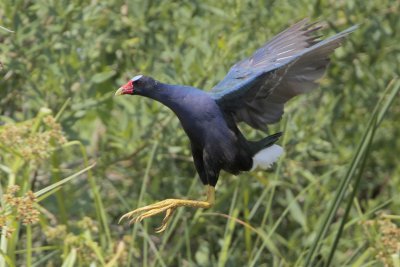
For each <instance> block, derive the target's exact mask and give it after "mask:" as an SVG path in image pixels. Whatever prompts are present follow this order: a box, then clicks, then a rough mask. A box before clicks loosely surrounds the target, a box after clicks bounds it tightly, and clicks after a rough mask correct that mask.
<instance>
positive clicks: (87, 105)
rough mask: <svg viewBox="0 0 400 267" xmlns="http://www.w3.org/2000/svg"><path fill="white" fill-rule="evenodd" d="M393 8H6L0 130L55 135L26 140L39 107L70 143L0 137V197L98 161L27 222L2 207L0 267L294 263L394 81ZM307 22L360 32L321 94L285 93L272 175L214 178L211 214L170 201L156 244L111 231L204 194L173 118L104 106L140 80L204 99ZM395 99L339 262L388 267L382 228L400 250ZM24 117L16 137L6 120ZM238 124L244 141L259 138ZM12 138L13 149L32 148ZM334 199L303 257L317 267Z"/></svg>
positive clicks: (162, 4) (399, 107) (266, 4)
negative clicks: (129, 217)
mask: <svg viewBox="0 0 400 267" xmlns="http://www.w3.org/2000/svg"><path fill="white" fill-rule="evenodd" d="M399 12H400V2H399V1H395V0H392V1H390V0H381V1H364V0H348V1H333V0H329V1H322V0H300V1H292V0H282V1H271V0H270V1H250V0H243V1H234V0H224V1H211V0H206V1H197V2H196V1H159V0H158V1H136V0H135V1H120V0H110V1H96V0H92V1H76V0H73V1H52V0H36V1H29V0H15V1H8V0H3V1H1V2H0V26H3V27H4V28H2V29H0V49H1V54H0V61H1V62H2V69H1V71H0V77H1V79H0V116H1V117H0V133H3V136H7V135H6V133H7V134H8V136H11V137H10V138H12V137H15V138H16V137H17V136H18V135H21V138H22V139H24V138H33V137H32V136H33V135H35V134H36V135H37V136H36V137H35V138H37V139H34V140H36V141H34V142H33V143H37V142H39V141H38V140H40V139H41V138H43V136H41V135H39V133H41V134H43V133H46V132H49V131H50V132H51V130H53V129H54V127H53V128H52V126H51V125H52V124H50V126H49V124H46V123H45V122H38V123H39V124H40V125H39V126H38V128H32V129H34V130H32V132H29V129H30V127H33V126H32V124H29V121H32V120H33V121H35V120H36V121H40V120H41V118H42V117H41V116H42V115H40V114H41V113H40V112H42V113H43V112H45V113H46V112H47V113H46V114H48V111H46V110H43V108H44V107H45V108H48V109H50V110H52V112H53V113H52V114H53V117H55V119H56V120H57V121H58V122H59V123H60V125H61V127H62V130H63V134H64V137H65V138H66V140H64V141H62V142H61V141H60V142H55V141H54V140H52V139H51V140H52V141H49V146H48V147H46V146H45V147H41V148H40V149H42V150H43V151H45V152H46V153H44V155H42V156H38V154H37V151H36V150H35V149H33V148H32V151H31V150H30V152H29V153H31V154H32V155H33V156H31V157H26V155H25V154H23V153H22V155H21V153H19V152H18V151H19V150H18V149H22V148H21V147H20V148H15V147H14V148H13V144H8V143H7V142H6V141H4V140H5V139H3V142H4V143H3V144H1V145H0V151H1V152H0V153H1V155H0V164H1V166H0V167H1V168H0V177H1V187H2V192H3V193H4V192H5V191H6V188H7V187H8V186H10V185H13V184H18V185H20V186H21V189H20V191H18V192H17V195H16V196H21V197H22V196H23V195H24V194H25V193H26V192H27V191H28V190H32V191H34V192H37V191H38V190H40V189H42V188H46V187H48V186H49V185H51V184H54V183H56V182H57V181H60V180H62V179H63V178H65V177H70V176H71V175H73V174H76V173H77V172H78V171H80V170H82V169H83V168H85V167H87V166H88V164H91V163H93V162H96V163H97V164H96V166H95V167H94V168H92V169H91V170H90V171H89V172H85V173H84V174H81V175H78V176H77V177H75V178H73V179H71V181H69V182H68V183H65V184H63V186H62V187H61V189H60V190H58V191H57V192H52V193H51V195H49V196H48V197H46V198H45V199H43V200H40V203H39V204H38V205H40V206H38V210H39V211H40V220H39V221H38V222H37V223H34V224H28V226H25V225H23V224H21V223H20V221H19V218H18V217H15V216H14V217H13V216H12V214H11V215H9V214H8V215H7V217H6V219H7V221H8V227H12V228H13V229H14V231H13V232H12V233H9V236H6V233H5V230H4V229H3V236H2V240H1V249H2V253H1V254H2V255H3V257H4V259H3V260H0V265H3V266H4V264H5V262H7V264H8V265H9V266H12V265H14V266H61V265H62V264H64V265H63V266H89V265H90V264H92V265H91V266H304V264H305V262H306V255H307V253H308V252H309V249H310V247H311V246H312V245H313V244H314V243H313V242H315V238H316V236H317V231H318V229H319V227H320V226H321V224H323V223H322V222H321V218H322V214H324V213H325V212H326V210H327V209H329V207H330V205H331V203H332V201H333V197H334V195H335V192H336V190H337V188H338V184H339V182H340V181H341V180H342V179H343V177H344V176H345V175H346V172H347V170H348V169H349V164H350V162H351V160H352V157H353V156H354V154H355V153H356V149H357V146H358V144H359V143H360V142H361V139H362V135H363V133H364V131H365V129H366V127H367V126H368V120H369V119H370V117H371V114H372V110H373V108H374V106H375V104H376V103H377V102H378V100H379V99H380V98H381V97H382V96H383V93H384V91H385V88H386V87H387V86H389V88H390V86H392V85H393V84H396V83H397V82H398V81H397V80H394V79H395V78H396V77H397V75H398V74H399V70H400V68H399V64H400V63H399V62H400V53H399V51H400V46H399V42H400V20H399ZM304 17H309V18H310V19H311V21H321V22H322V23H323V24H324V25H325V26H326V27H325V29H324V30H323V34H324V35H325V36H329V35H333V34H334V33H337V32H339V31H341V30H344V29H345V28H348V27H350V26H352V25H354V24H359V25H360V26H359V29H358V30H357V31H356V32H354V33H353V34H351V35H350V36H349V38H348V40H347V41H346V42H345V43H344V45H343V47H342V48H339V49H337V51H336V52H335V54H334V55H333V56H332V63H331V65H330V67H329V70H328V72H327V74H326V75H325V76H324V78H323V79H322V80H321V87H320V88H318V89H317V90H315V91H313V92H311V93H309V94H306V95H303V96H301V97H298V98H296V99H295V100H293V101H291V102H290V103H289V104H288V105H287V107H286V110H285V111H286V112H285V115H284V118H283V120H282V122H281V123H279V124H277V125H274V126H273V127H271V133H272V132H274V131H279V130H283V131H284V138H283V140H282V144H284V147H285V151H286V153H285V156H284V157H283V158H282V160H281V161H280V163H279V164H278V165H277V166H275V167H274V169H272V170H270V171H268V172H254V173H244V174H241V175H240V176H238V177H234V176H232V175H229V174H227V173H223V174H222V175H221V177H220V180H219V183H218V185H217V202H216V205H215V207H214V208H212V209H211V210H198V211H195V210H192V209H189V208H186V209H180V210H179V212H178V215H177V216H176V218H175V219H174V221H173V223H172V225H171V226H170V227H169V228H168V230H167V231H166V233H164V234H161V235H160V234H155V233H154V230H153V228H154V227H156V226H158V225H159V224H160V221H161V217H153V218H150V219H147V220H145V221H144V222H143V223H141V224H135V225H133V226H129V225H127V224H125V223H123V224H118V219H119V217H120V216H121V215H122V214H124V213H126V212H128V211H130V210H132V209H134V208H136V207H138V206H142V205H145V204H151V203H153V202H155V201H158V200H162V199H164V198H171V197H178V198H191V199H201V198H203V197H204V192H203V186H202V184H201V182H200V180H199V179H198V178H197V175H196V173H195V169H194V166H193V163H192V159H191V154H190V146H189V140H188V139H187V137H186V135H185V134H184V132H183V130H182V129H181V127H180V125H179V121H178V119H177V118H176V117H175V116H174V115H173V114H172V112H170V111H169V110H168V109H167V108H166V107H163V106H161V105H160V104H159V103H156V102H154V101H151V100H148V99H145V98H140V97H128V96H127V97H118V98H114V97H113V94H114V92H115V90H116V89H117V88H118V87H119V86H120V85H122V84H124V83H126V81H127V80H128V79H129V78H131V77H133V76H134V75H137V74H145V75H148V76H152V77H154V78H155V79H157V80H160V81H162V82H166V83H172V84H186V85H192V86H195V87H199V88H204V89H205V90H209V89H211V88H212V87H213V86H214V85H215V84H216V83H217V82H218V81H220V80H221V79H222V78H223V77H224V75H225V74H226V73H227V71H228V70H229V68H230V66H231V65H233V64H234V63H235V62H236V61H238V60H240V59H242V58H244V57H246V56H249V55H250V54H251V53H252V52H253V51H254V50H255V49H257V48H258V47H260V46H261V45H262V44H263V43H264V42H266V41H267V40H268V39H269V38H271V37H272V36H274V35H275V34H277V33H279V32H280V31H281V30H283V29H285V28H286V27H288V26H290V25H291V24H293V23H295V22H297V21H299V20H301V19H303V18H304ZM7 29H8V30H11V31H12V32H10V31H8V30H7ZM391 81H392V84H390V82H391ZM393 86H395V85H393ZM393 100H394V102H393V104H392V106H391V107H390V109H389V110H388V113H387V115H386V117H385V119H384V120H383V122H382V123H381V124H380V125H379V127H377V129H376V132H375V137H374V140H373V142H372V143H371V144H370V146H369V154H368V158H367V161H366V164H365V168H364V169H363V171H362V173H361V174H360V175H361V180H360V181H361V182H360V184H359V186H358V191H357V192H356V198H355V199H354V201H353V203H354V205H353V206H352V207H351V209H350V213H349V217H348V219H347V220H346V224H345V227H344V230H343V231H344V232H343V234H342V237H341V239H340V242H339V244H338V247H337V248H335V252H336V253H335V256H334V257H333V260H332V265H333V266H383V264H385V262H386V263H387V264H389V266H390V265H393V264H394V262H395V260H393V259H392V258H391V257H392V256H391V255H392V254H393V253H394V252H393V251H392V250H390V249H391V247H390V245H388V244H387V243H385V242H384V241H385V239H384V238H388V237H387V236H386V235H385V233H386V232H385V229H389V228H390V227H391V228H390V229H392V230H393V231H394V232H396V231H398V232H396V233H397V234H398V236H396V238H398V239H397V242H400V230H399V229H398V228H397V224H396V223H398V217H396V216H395V215H400V212H399V208H400V199H399V197H398V193H399V192H398V191H399V188H400V167H399V155H400V154H399V153H400V139H399V138H398V136H400V123H399V122H400V101H399V97H398V94H397V95H396V96H395V97H394V98H393ZM56 114H58V115H56ZM23 123H27V124H25V125H28V126H27V127H26V128H27V129H25V130H24V131H25V132H24V133H21V131H22V130H21V129H19V128H18V129H19V130H18V129H17V130H15V129H14V130H15V131H14V132H11V130H10V127H7V125H15V127H18V125H22V124H23ZM46 127H47V128H46ZM49 128H50V130H49ZM244 128H245V131H246V135H247V136H248V137H249V138H256V137H261V136H263V135H264V134H263V133H257V132H255V131H252V130H250V129H249V128H246V127H244ZM7 131H8V132H7ZM21 138H19V139H16V140H17V141H13V142H11V143H14V144H15V142H22V143H21V144H22V145H23V146H24V147H25V148H29V146H31V145H32V147H33V144H29V142H28V143H27V144H26V143H24V141H20V139H21ZM13 140H14V139H13ZM24 140H25V139H24ZM46 140H47V139H46ZM49 140H50V139H49ZM31 143H32V142H31ZM22 145H21V146H22ZM40 149H39V150H40ZM35 151H36V152H35ZM24 155H25V157H24ZM346 188H348V189H349V190H348V192H347V191H346V192H347V193H346V194H345V195H344V197H345V199H346V200H347V199H349V192H350V191H351V188H352V187H351V186H347V187H346ZM18 194H19V195H18ZM3 195H4V194H3ZM3 198H4V196H3ZM350 201H351V199H350ZM344 203H345V202H343V204H341V206H340V207H339V209H338V211H337V212H336V213H335V217H334V218H333V219H332V225H331V226H330V228H329V231H328V232H327V235H326V237H325V238H324V239H323V240H322V242H321V246H320V249H319V250H318V253H316V254H315V255H314V256H316V257H315V259H314V261H313V263H312V264H311V265H313V266H323V265H324V264H326V263H327V257H328V254H329V251H330V248H331V246H332V244H333V242H334V237H335V235H336V234H337V231H338V229H339V224H340V222H341V220H340V219H341V218H342V216H343V214H344V213H345V205H344ZM2 205H3V210H5V209H6V208H5V205H6V203H5V202H4V200H3V201H2ZM13 212H14V211H13ZM380 213H385V214H390V215H392V217H391V218H392V220H391V221H389V220H388V219H387V218H386V217H382V215H379V214H380ZM223 214H227V215H228V216H225V215H223ZM232 218H234V219H232ZM385 218H386V219H385ZM396 218H397V219H396ZM368 220H372V221H368ZM384 223H386V224H384ZM3 225H4V224H3ZM382 225H384V226H387V227H386V228H383V229H382V227H381V226H382ZM392 234H393V232H392ZM395 240H396V239H395ZM395 240H394V241H393V240H391V242H396V241H395ZM397 253H398V252H397ZM0 257H1V256H0ZM391 260H393V261H391Z"/></svg>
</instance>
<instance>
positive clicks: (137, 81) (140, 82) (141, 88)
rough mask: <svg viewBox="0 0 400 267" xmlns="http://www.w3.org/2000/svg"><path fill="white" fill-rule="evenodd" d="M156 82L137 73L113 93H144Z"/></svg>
mask: <svg viewBox="0 0 400 267" xmlns="http://www.w3.org/2000/svg"><path fill="white" fill-rule="evenodd" d="M156 85H157V82H156V81H155V80H154V79H153V78H150V77H147V76H143V75H137V76H135V77H133V78H132V79H130V80H129V82H127V83H126V84H125V85H123V86H121V87H120V88H119V89H118V90H117V91H116V92H115V95H135V94H139V95H140V94H142V93H145V92H146V91H147V90H151V89H153V88H154V87H155V86H156Z"/></svg>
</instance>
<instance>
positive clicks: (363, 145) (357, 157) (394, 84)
mask: <svg viewBox="0 0 400 267" xmlns="http://www.w3.org/2000/svg"><path fill="white" fill-rule="evenodd" d="M399 89H400V84H399V82H398V80H397V79H396V80H392V81H391V82H390V83H389V85H388V86H387V88H386V90H385V92H384V94H383V97H382V98H381V99H380V100H379V102H378V103H377V105H376V106H375V108H374V111H373V113H372V115H371V119H370V121H369V123H368V125H367V128H366V130H365V132H364V134H363V137H362V139H361V142H360V143H359V146H358V148H357V150H356V153H355V154H354V157H353V160H352V162H351V164H350V166H349V169H348V171H347V174H346V176H345V177H344V179H342V180H341V182H340V185H339V189H338V191H337V192H336V195H335V198H334V200H333V202H332V205H331V207H330V209H329V210H328V212H327V214H326V215H325V217H324V220H323V222H322V224H321V226H320V228H319V230H318V233H317V236H316V238H315V240H314V242H313V245H312V247H311V249H310V251H309V253H308V255H307V258H306V262H305V266H311V265H312V262H313V260H314V255H315V254H316V253H317V252H318V250H319V248H320V245H321V242H322V239H323V238H324V237H325V235H326V233H327V231H328V228H329V226H330V224H331V222H332V220H333V218H334V216H335V214H336V212H337V210H338V208H339V204H340V203H341V201H342V199H343V198H344V194H345V192H346V189H347V187H348V185H349V183H350V181H351V178H352V177H353V175H354V172H355V170H356V168H357V166H358V165H359V163H360V161H361V159H362V158H363V156H364V154H365V151H366V149H367V147H368V142H367V141H368V138H369V136H370V135H371V134H372V131H371V130H372V127H373V126H374V123H373V121H374V119H373V118H374V117H375V116H377V114H378V112H379V115H378V117H377V124H378V125H379V124H380V123H381V121H382V119H383V115H384V114H385V113H386V111H387V110H388V108H389V107H390V104H391V103H392V102H393V99H394V97H395V96H396V95H397V93H398V91H399ZM390 90H392V91H391V93H390V94H389V100H388V101H387V103H385V104H384V105H383V107H382V108H381V109H379V106H380V103H382V101H383V99H384V98H385V96H386V95H388V92H390Z"/></svg>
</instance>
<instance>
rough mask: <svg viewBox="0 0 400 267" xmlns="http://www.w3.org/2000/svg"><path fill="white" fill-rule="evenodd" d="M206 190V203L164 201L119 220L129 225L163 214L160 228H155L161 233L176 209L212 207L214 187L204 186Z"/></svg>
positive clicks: (181, 200)
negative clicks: (125, 220)
mask: <svg viewBox="0 0 400 267" xmlns="http://www.w3.org/2000/svg"><path fill="white" fill-rule="evenodd" d="M206 189H207V200H206V201H197V200H185V199H166V200H163V201H160V202H157V203H155V204H152V205H148V206H145V207H142V208H139V209H136V210H133V211H131V212H128V213H126V214H125V215H123V216H122V217H121V219H119V222H121V221H122V220H123V219H126V218H127V219H129V220H130V221H129V222H130V223H137V222H140V221H142V220H143V219H145V218H148V217H151V216H154V215H156V214H159V213H163V212H165V217H164V219H163V221H162V223H161V226H160V227H158V228H156V232H157V233H161V232H163V231H164V230H165V229H166V228H167V225H168V222H169V220H170V219H171V217H172V215H173V214H174V211H175V210H176V208H178V207H192V208H203V209H208V208H211V207H212V206H213V205H214V202H215V187H213V186H211V185H206Z"/></svg>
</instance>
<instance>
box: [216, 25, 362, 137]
mask: <svg viewBox="0 0 400 267" xmlns="http://www.w3.org/2000/svg"><path fill="white" fill-rule="evenodd" d="M307 21H308V20H306V19H305V20H302V21H300V22H298V23H296V24H295V25H293V26H292V27H290V28H288V29H287V30H285V31H283V32H281V33H280V34H278V35H277V36H275V37H274V38H273V39H272V40H271V41H269V42H268V43H266V44H265V45H264V46H263V47H261V48H260V49H258V50H257V51H256V52H255V53H254V54H253V55H252V56H251V57H250V58H246V59H244V60H242V61H240V62H238V63H236V64H235V65H234V66H233V67H232V68H231V69H230V70H229V72H228V74H227V75H226V77H225V78H224V79H223V80H222V81H221V82H220V83H218V84H217V85H216V86H215V87H214V88H213V89H212V90H211V92H210V93H212V95H213V97H214V98H215V99H216V101H217V103H218V104H219V106H220V107H221V108H222V109H223V110H225V111H227V112H229V113H231V114H233V116H234V118H235V120H236V121H237V122H241V121H243V122H245V123H247V124H249V125H250V126H252V127H253V128H256V129H264V130H265V129H266V125H267V124H271V123H275V122H277V121H279V120H280V118H281V117H282V114H283V108H284V104H285V103H286V102H287V101H288V100H289V99H291V98H292V97H294V96H296V95H298V94H301V93H305V92H307V91H310V90H311V89H313V88H315V87H317V86H318V84H317V82H316V80H318V79H319V78H321V77H322V75H323V74H324V72H325V69H326V67H327V65H328V63H329V55H330V54H331V53H332V52H333V51H334V50H335V48H337V47H339V46H340V44H341V42H342V41H343V39H344V38H345V37H346V36H347V35H348V34H349V33H350V32H352V31H354V30H355V29H356V26H353V27H351V28H349V29H347V30H345V31H343V32H340V33H338V34H336V35H335V36H333V37H330V38H328V39H326V40H323V41H319V40H318V38H319V37H320V36H315V34H314V32H315V31H317V30H319V29H320V28H321V27H319V26H315V25H314V24H307Z"/></svg>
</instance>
